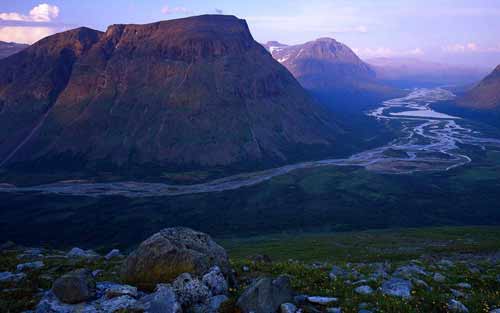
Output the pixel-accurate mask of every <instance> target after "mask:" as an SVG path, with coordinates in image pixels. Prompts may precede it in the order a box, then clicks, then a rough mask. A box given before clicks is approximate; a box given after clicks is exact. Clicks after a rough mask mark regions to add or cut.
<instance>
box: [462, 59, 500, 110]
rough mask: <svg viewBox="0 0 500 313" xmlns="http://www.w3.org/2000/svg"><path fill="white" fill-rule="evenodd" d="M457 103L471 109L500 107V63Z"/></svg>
mask: <svg viewBox="0 0 500 313" xmlns="http://www.w3.org/2000/svg"><path fill="white" fill-rule="evenodd" d="M457 103H458V105H459V106H462V107H466V108H471V109H479V110H490V109H500V65H499V66H497V67H496V68H495V69H494V70H493V72H491V74H489V75H488V76H486V78H484V79H483V80H482V81H481V82H480V83H479V84H477V85H476V86H474V87H473V88H472V89H471V90H469V91H468V92H467V93H465V94H464V95H463V96H462V97H460V98H459V99H458V100H457Z"/></svg>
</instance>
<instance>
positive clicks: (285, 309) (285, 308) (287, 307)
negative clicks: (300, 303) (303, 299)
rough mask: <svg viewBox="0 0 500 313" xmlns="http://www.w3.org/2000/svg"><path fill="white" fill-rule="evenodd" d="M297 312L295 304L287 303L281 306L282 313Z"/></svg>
mask: <svg viewBox="0 0 500 313" xmlns="http://www.w3.org/2000/svg"><path fill="white" fill-rule="evenodd" d="M296 311H297V307H296V306H295V304H293V303H290V302H286V303H282V304H281V305H280V313H295V312H296Z"/></svg>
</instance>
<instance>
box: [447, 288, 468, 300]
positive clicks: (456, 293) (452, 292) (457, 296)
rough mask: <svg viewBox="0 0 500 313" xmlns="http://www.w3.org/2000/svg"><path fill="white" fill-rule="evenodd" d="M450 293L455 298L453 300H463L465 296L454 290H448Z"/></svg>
mask: <svg viewBox="0 0 500 313" xmlns="http://www.w3.org/2000/svg"><path fill="white" fill-rule="evenodd" d="M450 292H451V294H452V295H453V296H454V297H455V298H463V297H465V294H464V293H463V292H461V291H459V290H456V289H450Z"/></svg>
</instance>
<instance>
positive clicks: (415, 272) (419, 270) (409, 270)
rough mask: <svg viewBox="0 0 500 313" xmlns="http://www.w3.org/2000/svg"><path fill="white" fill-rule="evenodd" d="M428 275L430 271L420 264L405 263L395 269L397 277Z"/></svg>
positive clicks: (394, 274) (408, 277)
mask: <svg viewBox="0 0 500 313" xmlns="http://www.w3.org/2000/svg"><path fill="white" fill-rule="evenodd" d="M419 275H421V276H427V275H428V273H427V272H426V271H425V269H424V268H423V267H421V266H419V265H416V264H410V265H404V266H401V267H398V268H397V269H396V271H394V273H393V276H395V277H400V278H407V279H410V278H413V277H415V276H419Z"/></svg>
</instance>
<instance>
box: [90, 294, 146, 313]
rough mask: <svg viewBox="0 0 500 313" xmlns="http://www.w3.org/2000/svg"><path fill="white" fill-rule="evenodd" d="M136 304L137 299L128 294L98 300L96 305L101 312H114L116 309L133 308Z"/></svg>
mask: <svg viewBox="0 0 500 313" xmlns="http://www.w3.org/2000/svg"><path fill="white" fill-rule="evenodd" d="M136 305H137V300H136V299H134V298H133V297H130V296H126V295H123V296H119V297H113V298H111V299H102V300H101V301H98V303H97V305H96V306H97V307H99V309H100V310H102V312H116V311H118V310H125V309H133V308H134V307H135V306H136Z"/></svg>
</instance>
